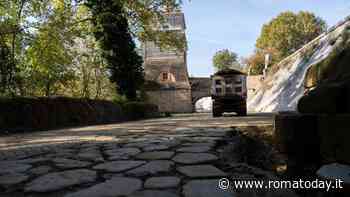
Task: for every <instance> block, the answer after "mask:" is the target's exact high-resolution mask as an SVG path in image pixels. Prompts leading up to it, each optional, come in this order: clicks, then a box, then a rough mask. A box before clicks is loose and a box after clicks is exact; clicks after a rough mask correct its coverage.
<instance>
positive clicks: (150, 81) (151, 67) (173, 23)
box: [143, 11, 193, 112]
mask: <svg viewBox="0 0 350 197" xmlns="http://www.w3.org/2000/svg"><path fill="white" fill-rule="evenodd" d="M167 21H168V22H167V24H166V25H164V26H163V27H162V30H163V31H176V32H177V33H178V34H179V36H185V29H186V25H185V18H184V14H183V13H182V12H180V11H174V12H172V13H170V14H167ZM143 56H144V68H145V78H146V84H147V85H146V96H147V99H148V102H150V103H153V104H156V105H158V107H159V110H160V111H161V112H192V110H193V106H192V99H191V86H190V82H189V77H188V71H187V60H186V58H187V52H186V51H185V52H176V51H172V50H163V49H160V48H159V47H158V46H157V45H155V43H153V42H145V43H143Z"/></svg>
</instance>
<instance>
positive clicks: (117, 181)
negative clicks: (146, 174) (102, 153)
mask: <svg viewBox="0 0 350 197" xmlns="http://www.w3.org/2000/svg"><path fill="white" fill-rule="evenodd" d="M141 188H142V181H141V180H139V179H135V178H125V177H115V178H112V179H111V180H107V181H106V182H104V183H100V184H97V185H94V186H92V187H90V188H87V189H83V190H81V191H78V192H75V193H72V194H68V195H66V196H65V197H115V196H127V195H130V194H132V193H134V192H135V191H137V190H140V189H141Z"/></svg>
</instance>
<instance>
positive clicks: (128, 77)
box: [87, 0, 143, 99]
mask: <svg viewBox="0 0 350 197" xmlns="http://www.w3.org/2000/svg"><path fill="white" fill-rule="evenodd" d="M87 6H88V7H90V8H91V10H92V14H93V23H94V25H95V27H97V28H95V32H94V34H95V38H96V40H97V41H99V42H100V43H101V49H102V50H103V56H104V58H105V59H106V60H107V64H108V69H109V70H110V71H111V76H110V79H111V81H112V82H115V83H116V84H117V91H118V93H120V94H122V95H125V96H126V97H127V98H128V99H135V98H136V96H137V95H136V91H137V90H138V89H139V88H140V87H141V85H142V83H143V68H142V63H143V62H142V57H141V56H140V55H138V54H137V51H136V45H135V43H134V41H133V39H132V37H131V34H130V32H129V25H128V21H127V19H126V18H125V16H124V15H123V14H124V8H123V5H122V3H119V2H117V1H110V0H97V1H93V0H91V1H89V3H87Z"/></svg>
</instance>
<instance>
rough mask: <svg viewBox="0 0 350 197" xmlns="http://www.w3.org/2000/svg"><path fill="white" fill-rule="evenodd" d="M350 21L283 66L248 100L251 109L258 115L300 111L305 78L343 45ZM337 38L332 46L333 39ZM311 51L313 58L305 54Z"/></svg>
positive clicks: (300, 52)
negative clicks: (311, 68) (341, 43)
mask: <svg viewBox="0 0 350 197" xmlns="http://www.w3.org/2000/svg"><path fill="white" fill-rule="evenodd" d="M349 25H350V21H347V22H345V23H343V24H341V25H338V26H336V28H335V29H333V30H332V31H329V33H324V34H322V35H320V36H319V37H318V38H316V39H315V40H313V41H311V42H310V43H309V44H307V45H305V46H304V47H303V48H302V49H301V50H299V51H297V52H296V53H294V54H293V55H291V56H290V57H288V58H286V59H285V60H283V61H282V62H280V63H279V65H277V66H278V68H279V69H278V71H277V72H275V73H274V74H272V75H268V76H267V77H266V79H265V80H264V81H263V84H262V87H261V88H260V89H259V90H258V91H256V92H255V94H254V95H253V96H252V97H250V98H248V103H247V105H248V110H249V111H254V112H278V111H296V110H297V104H298V101H299V99H300V98H301V97H302V96H303V93H304V79H305V75H306V73H307V71H308V69H309V68H310V67H311V66H313V65H315V64H317V63H319V62H321V61H322V60H324V59H325V58H327V57H328V56H329V54H330V53H331V52H332V51H333V50H334V49H335V46H337V44H339V43H340V40H341V39H342V38H341V35H342V34H343V33H344V31H347V27H348V26H349ZM334 38H336V43H335V44H334V43H333V45H332V43H331V42H330V40H332V39H334ZM304 50H306V51H308V50H311V51H312V53H311V56H309V55H305V53H303V52H302V51H304Z"/></svg>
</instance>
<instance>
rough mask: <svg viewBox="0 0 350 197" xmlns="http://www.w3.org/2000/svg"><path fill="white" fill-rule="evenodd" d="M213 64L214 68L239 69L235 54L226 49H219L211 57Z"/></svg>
mask: <svg viewBox="0 0 350 197" xmlns="http://www.w3.org/2000/svg"><path fill="white" fill-rule="evenodd" d="M213 65H214V67H215V68H216V70H224V69H241V68H240V64H239V62H238V60H237V54H236V53H234V52H231V51H229V50H228V49H224V50H220V51H218V52H216V53H215V55H214V57H213Z"/></svg>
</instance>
